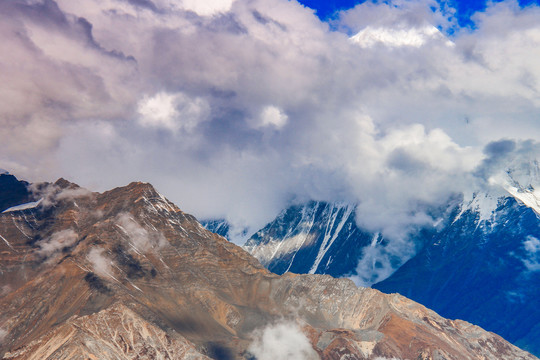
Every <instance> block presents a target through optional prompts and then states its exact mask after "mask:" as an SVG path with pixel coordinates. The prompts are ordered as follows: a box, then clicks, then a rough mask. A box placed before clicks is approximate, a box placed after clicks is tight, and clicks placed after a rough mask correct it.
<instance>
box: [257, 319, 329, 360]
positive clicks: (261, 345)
mask: <svg viewBox="0 0 540 360" xmlns="http://www.w3.org/2000/svg"><path fill="white" fill-rule="evenodd" d="M253 336H254V340H253V342H252V343H251V344H250V346H249V347H248V351H249V352H250V353H251V354H252V355H254V356H255V358H257V359H259V360H286V359H298V360H308V359H318V358H319V357H318V355H317V353H316V352H315V350H313V348H312V347H311V344H310V342H309V339H308V338H307V337H306V335H304V333H303V332H302V330H301V329H300V327H299V326H298V325H297V324H296V323H294V322H286V321H283V322H279V323H276V324H271V325H268V326H266V327H265V328H262V329H258V330H256V331H255V332H254V334H253Z"/></svg>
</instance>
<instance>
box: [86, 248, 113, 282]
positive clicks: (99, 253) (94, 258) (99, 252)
mask: <svg viewBox="0 0 540 360" xmlns="http://www.w3.org/2000/svg"><path fill="white" fill-rule="evenodd" d="M104 252H105V249H102V248H98V247H93V248H92V249H90V251H89V252H88V255H87V256H86V258H87V259H88V261H89V262H90V265H91V267H92V271H93V272H95V273H96V274H98V275H99V276H101V277H112V276H113V268H112V263H113V262H112V260H111V259H109V258H108V257H107V256H106V255H104Z"/></svg>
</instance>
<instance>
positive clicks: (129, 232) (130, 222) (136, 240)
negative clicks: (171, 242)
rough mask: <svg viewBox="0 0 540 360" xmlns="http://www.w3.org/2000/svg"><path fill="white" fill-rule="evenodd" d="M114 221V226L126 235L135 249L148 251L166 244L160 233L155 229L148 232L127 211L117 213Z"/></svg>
mask: <svg viewBox="0 0 540 360" xmlns="http://www.w3.org/2000/svg"><path fill="white" fill-rule="evenodd" d="M116 222H117V223H116V226H118V227H119V228H120V229H121V230H122V232H123V233H124V234H125V235H126V236H127V237H128V239H129V241H130V242H131V244H132V245H133V246H134V248H135V249H136V250H137V251H142V252H148V251H150V250H155V249H160V248H162V247H164V246H166V245H167V244H168V242H167V240H166V239H165V237H164V236H163V234H162V233H160V232H157V231H155V232H149V231H148V230H146V229H145V228H143V227H142V226H141V225H139V223H137V222H136V221H135V220H134V219H133V217H132V216H131V215H130V214H128V213H121V214H119V215H118V217H117V220H116Z"/></svg>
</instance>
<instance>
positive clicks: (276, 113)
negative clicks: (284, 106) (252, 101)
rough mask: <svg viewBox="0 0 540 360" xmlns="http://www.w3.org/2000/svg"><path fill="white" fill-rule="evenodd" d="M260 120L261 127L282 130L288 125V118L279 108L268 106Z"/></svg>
mask: <svg viewBox="0 0 540 360" xmlns="http://www.w3.org/2000/svg"><path fill="white" fill-rule="evenodd" d="M260 119H261V123H260V126H274V127H275V128H277V129H281V128H282V127H283V126H285V125H286V124H287V120H288V117H287V114H284V113H283V111H282V110H280V109H279V108H277V107H275V106H266V107H265V108H264V109H263V110H262V112H261V116H260Z"/></svg>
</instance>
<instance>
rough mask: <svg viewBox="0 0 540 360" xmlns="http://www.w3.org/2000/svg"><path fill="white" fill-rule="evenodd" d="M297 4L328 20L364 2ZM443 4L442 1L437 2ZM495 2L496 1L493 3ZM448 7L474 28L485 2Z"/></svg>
mask: <svg viewBox="0 0 540 360" xmlns="http://www.w3.org/2000/svg"><path fill="white" fill-rule="evenodd" d="M299 2H300V3H301V4H303V5H305V6H307V7H309V8H311V9H314V10H316V11H317V12H316V14H317V16H318V17H319V18H320V19H321V20H323V21H324V20H328V19H329V18H331V17H332V16H333V15H334V14H335V12H337V11H340V10H348V9H350V8H353V7H354V6H355V5H357V4H360V3H363V2H364V1H358V0H328V1H325V0H299ZM438 2H439V3H443V1H438ZM493 2H497V1H493ZM446 4H447V5H448V6H451V7H452V8H454V9H456V14H455V15H456V18H457V20H458V23H459V25H460V26H463V27H474V23H473V21H472V20H471V16H472V15H473V14H474V13H475V12H478V11H484V10H485V9H486V6H487V1H485V0H452V1H448V2H446ZM519 4H520V6H522V7H525V6H529V5H531V4H538V1H535V0H519Z"/></svg>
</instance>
